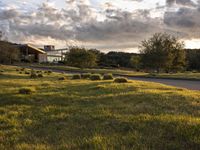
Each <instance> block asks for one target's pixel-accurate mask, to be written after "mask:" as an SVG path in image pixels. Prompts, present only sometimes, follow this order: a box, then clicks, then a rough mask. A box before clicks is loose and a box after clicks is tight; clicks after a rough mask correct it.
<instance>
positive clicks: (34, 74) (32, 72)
mask: <svg viewBox="0 0 200 150" xmlns="http://www.w3.org/2000/svg"><path fill="white" fill-rule="evenodd" d="M30 77H31V78H37V77H38V75H37V74H36V72H35V71H34V70H31V76H30Z"/></svg>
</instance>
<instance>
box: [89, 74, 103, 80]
mask: <svg viewBox="0 0 200 150" xmlns="http://www.w3.org/2000/svg"><path fill="white" fill-rule="evenodd" d="M90 80H92V81H95V80H101V75H100V74H92V75H91V76H90Z"/></svg>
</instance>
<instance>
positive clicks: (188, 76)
mask: <svg viewBox="0 0 200 150" xmlns="http://www.w3.org/2000/svg"><path fill="white" fill-rule="evenodd" d="M147 76H150V75H147ZM155 77H160V78H174V79H195V80H196V79H197V80H200V73H193V72H184V73H171V74H169V73H160V74H155Z"/></svg>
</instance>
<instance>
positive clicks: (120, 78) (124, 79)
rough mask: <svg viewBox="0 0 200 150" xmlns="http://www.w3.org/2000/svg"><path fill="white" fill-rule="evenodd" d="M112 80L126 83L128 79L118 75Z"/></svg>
mask: <svg viewBox="0 0 200 150" xmlns="http://www.w3.org/2000/svg"><path fill="white" fill-rule="evenodd" d="M114 82H115V83H127V82H128V80H127V78H122V77H119V78H116V79H115V80H114Z"/></svg>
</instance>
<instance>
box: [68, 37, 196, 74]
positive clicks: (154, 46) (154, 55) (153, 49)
mask: <svg viewBox="0 0 200 150" xmlns="http://www.w3.org/2000/svg"><path fill="white" fill-rule="evenodd" d="M184 46H185V45H184V43H183V42H181V41H180V40H179V39H178V38H176V37H174V36H172V35H169V34H166V33H156V34H154V35H153V36H152V37H150V38H149V39H147V40H144V41H142V42H141V44H140V47H139V51H140V53H139V54H136V53H126V52H115V51H111V52H108V53H107V54H105V53H102V52H101V51H99V50H96V49H89V50H87V49H85V48H80V47H71V48H70V51H69V53H67V54H66V63H67V64H68V65H71V66H75V67H80V68H85V67H86V68H90V67H102V68H105V67H112V68H120V67H121V68H131V69H134V70H137V71H140V70H143V71H154V72H166V73H169V72H178V71H193V70H197V71H200V61H199V60H200V49H195V50H192V49H184Z"/></svg>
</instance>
